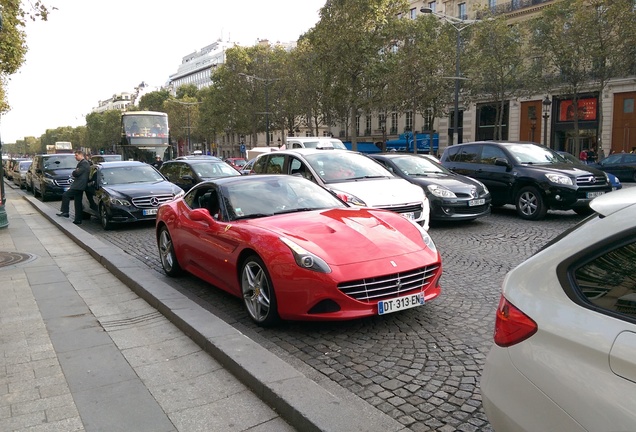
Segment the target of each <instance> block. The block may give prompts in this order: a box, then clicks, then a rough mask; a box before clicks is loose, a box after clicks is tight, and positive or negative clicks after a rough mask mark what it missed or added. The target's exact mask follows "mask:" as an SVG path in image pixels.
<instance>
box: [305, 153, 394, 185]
mask: <svg viewBox="0 0 636 432" xmlns="http://www.w3.org/2000/svg"><path fill="white" fill-rule="evenodd" d="M306 159H307V162H308V163H309V165H311V167H312V168H313V169H314V171H316V173H317V174H318V176H319V177H320V178H321V179H322V181H324V182H325V183H338V182H342V181H348V180H360V179H365V178H390V177H393V174H391V173H390V172H389V171H388V170H387V169H386V168H384V167H383V166H382V165H380V164H379V163H377V162H376V161H374V160H373V159H370V158H368V157H367V156H364V155H362V154H360V153H353V152H322V153H316V154H311V155H307V156H306Z"/></svg>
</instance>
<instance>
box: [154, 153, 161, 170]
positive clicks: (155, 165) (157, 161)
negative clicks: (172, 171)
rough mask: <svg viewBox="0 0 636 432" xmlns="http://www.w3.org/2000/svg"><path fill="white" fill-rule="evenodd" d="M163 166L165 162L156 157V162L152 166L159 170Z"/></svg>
mask: <svg viewBox="0 0 636 432" xmlns="http://www.w3.org/2000/svg"><path fill="white" fill-rule="evenodd" d="M161 165H163V161H162V160H161V156H159V155H157V156H155V161H154V162H153V163H152V166H153V167H155V168H157V169H159V168H161Z"/></svg>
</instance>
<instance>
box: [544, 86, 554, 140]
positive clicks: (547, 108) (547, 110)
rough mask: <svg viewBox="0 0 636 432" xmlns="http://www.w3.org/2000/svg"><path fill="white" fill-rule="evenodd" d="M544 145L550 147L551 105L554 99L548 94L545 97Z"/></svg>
mask: <svg viewBox="0 0 636 432" xmlns="http://www.w3.org/2000/svg"><path fill="white" fill-rule="evenodd" d="M542 104H543V145H544V146H546V147H550V146H549V145H548V118H549V117H550V105H552V101H551V100H550V98H549V97H548V96H546V97H545V99H543V102H542Z"/></svg>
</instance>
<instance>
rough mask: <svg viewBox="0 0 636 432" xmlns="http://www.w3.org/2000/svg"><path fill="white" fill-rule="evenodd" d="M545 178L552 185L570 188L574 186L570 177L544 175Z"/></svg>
mask: <svg viewBox="0 0 636 432" xmlns="http://www.w3.org/2000/svg"><path fill="white" fill-rule="evenodd" d="M545 176H546V177H547V178H548V180H550V181H551V182H552V183H556V184H562V185H568V186H572V185H573V184H574V183H572V179H571V178H570V177H568V176H564V175H562V174H546V175H545Z"/></svg>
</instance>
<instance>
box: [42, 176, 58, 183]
mask: <svg viewBox="0 0 636 432" xmlns="http://www.w3.org/2000/svg"><path fill="white" fill-rule="evenodd" d="M42 180H43V181H44V183H46V184H50V185H55V180H53V179H50V178H48V177H44V178H43V179H42Z"/></svg>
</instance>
